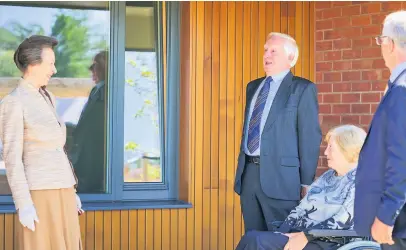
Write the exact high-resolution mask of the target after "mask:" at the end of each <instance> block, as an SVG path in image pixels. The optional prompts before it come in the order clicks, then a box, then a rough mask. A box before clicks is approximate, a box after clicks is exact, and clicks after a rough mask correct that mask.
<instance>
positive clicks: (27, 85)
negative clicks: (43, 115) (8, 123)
mask: <svg viewBox="0 0 406 250" xmlns="http://www.w3.org/2000/svg"><path fill="white" fill-rule="evenodd" d="M20 85H21V86H23V87H24V89H26V90H27V91H28V92H29V93H32V95H33V97H34V98H36V99H38V101H40V102H43V101H44V100H45V102H46V104H47V106H48V108H49V109H50V110H51V112H52V114H53V115H54V116H55V118H56V121H57V122H58V123H59V125H61V124H62V122H61V120H60V119H59V116H58V114H57V113H56V108H55V107H54V106H53V104H51V101H50V100H49V99H48V97H47V96H45V95H44V94H43V93H42V92H40V91H39V89H37V88H35V87H34V86H32V85H31V84H30V83H29V82H27V81H26V80H24V79H21V80H20Z"/></svg>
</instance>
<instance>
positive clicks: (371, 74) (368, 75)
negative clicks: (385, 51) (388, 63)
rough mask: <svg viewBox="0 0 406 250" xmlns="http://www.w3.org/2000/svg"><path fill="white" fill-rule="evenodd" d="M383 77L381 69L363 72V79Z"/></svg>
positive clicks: (369, 79)
mask: <svg viewBox="0 0 406 250" xmlns="http://www.w3.org/2000/svg"><path fill="white" fill-rule="evenodd" d="M380 78H381V70H368V71H363V72H362V80H367V81H371V80H378V79H380Z"/></svg>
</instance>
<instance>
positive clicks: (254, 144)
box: [247, 77, 272, 153]
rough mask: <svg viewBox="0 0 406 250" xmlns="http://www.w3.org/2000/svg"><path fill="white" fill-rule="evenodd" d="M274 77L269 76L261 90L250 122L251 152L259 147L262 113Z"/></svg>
mask: <svg viewBox="0 0 406 250" xmlns="http://www.w3.org/2000/svg"><path fill="white" fill-rule="evenodd" d="M271 82H272V77H267V78H266V80H265V83H264V85H263V86H262V89H261V91H260V92H259V94H258V96H257V100H256V102H255V106H254V110H253V111H252V115H251V119H250V124H249V127H248V143H247V144H248V146H247V147H248V150H249V151H250V153H253V152H255V150H257V149H258V147H259V138H260V134H261V133H260V131H261V130H260V127H261V120H262V113H263V112H264V108H265V103H266V100H267V99H268V94H269V87H270V86H271Z"/></svg>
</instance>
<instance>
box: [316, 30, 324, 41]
mask: <svg viewBox="0 0 406 250" xmlns="http://www.w3.org/2000/svg"><path fill="white" fill-rule="evenodd" d="M323 39H324V34H323V31H317V32H316V41H322V40H323Z"/></svg>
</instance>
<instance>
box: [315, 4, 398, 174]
mask: <svg viewBox="0 0 406 250" xmlns="http://www.w3.org/2000/svg"><path fill="white" fill-rule="evenodd" d="M315 5H316V6H315V8H316V10H315V11H316V13H315V16H316V34H315V35H316V50H315V51H316V55H315V63H316V83H317V87H318V91H319V104H320V122H321V126H322V131H323V139H324V135H325V134H326V132H327V131H328V130H329V129H330V128H331V127H333V126H336V125H339V124H350V123H351V124H354V125H358V126H362V127H363V128H364V129H365V130H366V131H367V129H368V126H369V123H370V121H371V118H372V115H373V113H374V112H375V110H376V107H377V104H378V102H379V100H380V98H381V96H382V94H383V91H384V89H385V86H386V82H387V81H388V79H389V76H390V72H389V70H388V69H386V67H385V64H384V61H383V59H382V57H381V51H380V48H379V46H378V45H376V43H375V39H374V37H375V36H377V35H380V34H381V29H382V22H383V20H384V18H385V16H386V15H387V14H388V13H390V12H393V11H397V10H401V9H402V7H403V9H406V2H383V3H381V2H355V1H354V2H316V3H315ZM402 5H403V6H402ZM324 150H325V143H324V142H323V144H322V146H321V147H320V160H319V169H318V174H320V173H322V172H324V171H325V170H326V167H327V162H326V159H325V157H324Z"/></svg>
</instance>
